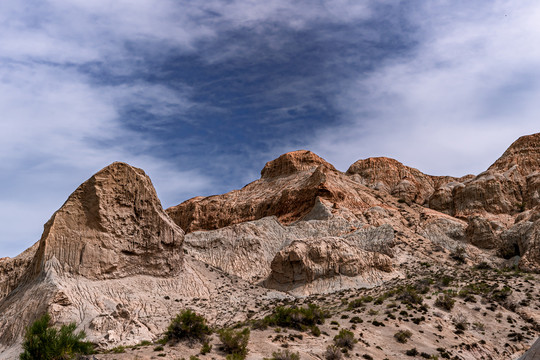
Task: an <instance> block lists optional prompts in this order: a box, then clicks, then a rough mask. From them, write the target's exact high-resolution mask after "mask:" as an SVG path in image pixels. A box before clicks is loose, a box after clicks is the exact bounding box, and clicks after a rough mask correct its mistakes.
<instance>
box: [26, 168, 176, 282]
mask: <svg viewBox="0 0 540 360" xmlns="http://www.w3.org/2000/svg"><path fill="white" fill-rule="evenodd" d="M183 238H184V234H183V231H182V229H180V228H179V227H178V226H177V225H176V224H175V223H174V222H172V221H171V219H170V218H169V217H168V216H167V215H166V214H165V212H164V211H163V209H162V207H161V203H160V201H159V199H158V197H157V194H156V192H155V190H154V187H153V186H152V182H151V181H150V179H149V178H148V176H146V174H145V173H144V172H143V171H142V170H140V169H137V168H134V167H132V166H129V165H127V164H124V163H119V162H117V163H114V164H112V165H109V166H107V167H106V168H104V169H102V170H101V171H99V172H98V173H96V174H95V175H94V176H92V177H91V178H90V179H88V180H87V181H86V182H84V183H83V184H82V185H81V186H79V188H78V189H77V190H75V192H74V193H73V194H71V195H70V196H69V198H68V199H67V201H66V202H65V203H64V205H63V206H62V207H61V208H60V209H59V210H58V211H57V212H56V213H55V214H54V215H53V216H52V217H51V219H50V220H49V221H48V222H47V223H46V224H45V230H44V232H43V235H42V237H41V240H40V241H39V247H38V249H37V252H36V255H35V256H34V259H33V260H32V263H31V268H30V276H32V277H35V276H37V275H38V274H39V273H40V272H41V271H43V268H44V266H45V264H46V263H47V261H49V260H51V259H53V258H54V259H56V261H57V262H58V263H59V264H60V267H61V270H62V271H65V272H68V273H70V274H76V275H81V276H84V277H86V278H89V279H111V278H115V279H116V278H121V277H125V276H130V275H143V274H144V275H152V276H172V275H175V274H178V273H179V271H180V269H181V267H182V241H183Z"/></svg>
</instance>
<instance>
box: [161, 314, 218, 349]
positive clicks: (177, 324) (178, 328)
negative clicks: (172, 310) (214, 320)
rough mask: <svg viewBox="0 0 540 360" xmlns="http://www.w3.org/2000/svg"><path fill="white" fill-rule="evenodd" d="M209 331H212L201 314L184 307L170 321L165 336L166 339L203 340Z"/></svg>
mask: <svg viewBox="0 0 540 360" xmlns="http://www.w3.org/2000/svg"><path fill="white" fill-rule="evenodd" d="M211 333H212V331H211V330H210V328H209V327H208V325H206V319H205V318H204V317H203V316H201V315H197V314H196V313H195V312H194V311H193V310H190V309H186V310H183V311H182V312H181V313H180V314H178V315H177V316H176V317H175V318H174V319H173V320H172V321H171V323H170V325H169V328H168V329H167V332H166V333H165V338H166V340H167V341H171V340H173V341H178V340H189V341H191V342H196V341H199V342H203V341H206V339H207V337H208V335H210V334H211Z"/></svg>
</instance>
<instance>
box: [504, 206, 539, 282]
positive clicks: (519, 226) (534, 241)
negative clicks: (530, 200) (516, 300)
mask: <svg viewBox="0 0 540 360" xmlns="http://www.w3.org/2000/svg"><path fill="white" fill-rule="evenodd" d="M519 220H520V221H518V222H517V223H516V224H515V225H514V226H512V227H511V228H509V229H508V230H506V231H504V232H502V233H501V241H502V245H501V248H500V254H501V255H502V256H504V257H505V258H511V257H513V256H518V255H519V256H520V258H519V263H518V265H519V267H520V268H521V269H523V270H526V271H535V272H540V212H538V211H528V212H526V213H525V214H523V216H522V217H521V218H519Z"/></svg>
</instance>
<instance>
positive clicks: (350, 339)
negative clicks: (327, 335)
mask: <svg viewBox="0 0 540 360" xmlns="http://www.w3.org/2000/svg"><path fill="white" fill-rule="evenodd" d="M356 342H357V340H356V339H355V338H354V334H353V333H352V331H349V330H347V329H341V331H340V332H339V334H337V335H336V336H334V344H335V345H336V346H339V347H340V348H345V349H349V350H350V349H352V348H353V347H354V344H356Z"/></svg>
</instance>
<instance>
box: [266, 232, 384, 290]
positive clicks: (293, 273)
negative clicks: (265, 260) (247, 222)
mask: <svg viewBox="0 0 540 360" xmlns="http://www.w3.org/2000/svg"><path fill="white" fill-rule="evenodd" d="M271 269H272V273H271V274H270V278H269V283H270V284H272V283H277V284H281V285H283V284H297V283H308V282H312V281H314V280H316V279H318V278H329V277H334V276H338V275H344V276H349V277H353V276H357V275H362V274H364V273H366V272H371V271H374V270H380V271H384V272H390V271H392V261H391V259H390V258H389V257H388V256H386V255H382V254H379V253H375V252H368V251H365V250H361V249H359V248H358V247H356V246H354V245H352V244H350V243H348V242H347V241H345V240H344V239H342V238H336V237H326V238H320V239H313V240H295V241H293V242H292V243H291V244H290V245H288V246H287V247H286V248H284V249H283V250H281V251H280V252H278V253H277V254H276V256H275V257H274V259H273V260H272V264H271Z"/></svg>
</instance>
